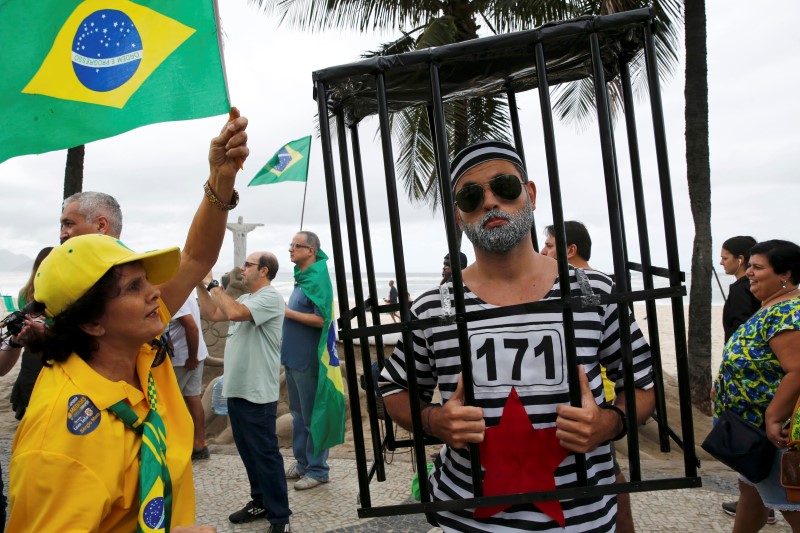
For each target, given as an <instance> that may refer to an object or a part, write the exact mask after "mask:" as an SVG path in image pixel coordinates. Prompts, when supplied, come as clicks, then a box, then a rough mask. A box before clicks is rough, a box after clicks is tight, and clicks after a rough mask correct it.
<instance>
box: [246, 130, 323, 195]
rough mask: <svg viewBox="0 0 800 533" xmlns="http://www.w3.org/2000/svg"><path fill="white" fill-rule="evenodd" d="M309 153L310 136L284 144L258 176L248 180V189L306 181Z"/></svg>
mask: <svg viewBox="0 0 800 533" xmlns="http://www.w3.org/2000/svg"><path fill="white" fill-rule="evenodd" d="M310 153H311V135H309V136H308V137H303V138H302V139H297V140H294V141H292V142H290V143H288V144H285V145H284V146H283V147H282V148H281V149H280V150H278V151H277V152H275V155H273V156H272V159H270V160H269V161H267V164H266V165H264V166H263V167H262V168H261V170H259V171H258V174H256V176H255V177H254V178H253V179H252V180H250V183H248V184H247V186H248V187H252V186H253V185H267V184H270V183H279V182H281V181H306V180H307V179H308V156H309V154H310Z"/></svg>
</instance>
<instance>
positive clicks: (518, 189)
mask: <svg viewBox="0 0 800 533" xmlns="http://www.w3.org/2000/svg"><path fill="white" fill-rule="evenodd" d="M487 185H488V187H489V188H490V189H491V190H492V194H494V195H495V196H497V197H498V198H500V199H501V200H516V199H517V198H519V195H520V194H522V182H521V181H520V179H519V178H518V177H517V176H513V175H511V174H500V175H499V176H496V177H494V178H492V179H490V180H489V182H488V183H487V184H486V185H481V184H479V183H470V184H469V185H465V186H464V187H463V188H462V189H461V190H460V191H458V192H457V193H456V205H457V206H458V208H459V209H461V210H462V211H463V212H465V213H472V212H473V211H475V210H476V209H477V208H478V207H480V205H481V203H482V202H483V191H484V189H486V186H487Z"/></svg>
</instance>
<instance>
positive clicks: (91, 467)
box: [7, 302, 194, 533]
mask: <svg viewBox="0 0 800 533" xmlns="http://www.w3.org/2000/svg"><path fill="white" fill-rule="evenodd" d="M160 314H161V320H162V322H163V323H164V324H165V325H166V324H167V323H169V318H170V317H169V312H168V311H167V310H166V308H165V307H164V304H163V302H161V309H160ZM154 355H155V351H154V350H153V349H152V348H151V347H150V346H149V345H146V344H145V345H143V346H142V348H141V350H140V351H139V355H138V358H137V360H136V368H137V373H138V376H139V380H140V382H141V385H142V389H143V390H147V388H146V387H147V374H148V371H150V370H151V369H150V365H151V364H152V362H153V357H154ZM152 372H153V380H154V381H155V384H156V391H157V395H158V414H159V415H160V416H161V418H162V419H163V421H164V426H165V427H166V430H167V466H168V468H169V472H170V478H171V479H172V526H173V527H174V526H179V525H191V524H193V523H194V484H193V480H192V464H191V453H192V443H193V437H192V435H193V427H192V419H191V417H190V416H189V412H188V411H187V409H186V405H185V403H184V401H183V397H182V396H181V392H180V390H179V389H178V385H177V380H176V379H175V372H174V371H173V369H172V363H171V362H170V361H169V358H167V360H165V361H164V363H162V364H161V365H159V366H157V367H155V368H153V369H152ZM122 399H126V400H127V401H128V403H129V404H130V405H131V406H132V408H133V410H134V411H136V414H138V415H139V416H141V417H142V418H144V416H146V414H147V410H148V402H147V398H146V396H145V395H144V394H143V393H142V391H140V390H139V389H137V388H135V387H132V386H130V385H129V384H127V383H125V382H122V381H118V382H112V381H109V380H108V379H106V378H104V377H102V376H101V375H100V374H98V373H97V372H95V371H94V370H92V368H91V367H90V366H89V365H88V364H87V363H86V362H85V361H84V360H83V359H81V358H80V357H79V356H78V355H77V354H74V353H73V354H72V355H71V356H70V357H69V358H68V359H67V360H66V361H64V362H62V363H54V365H53V366H52V367H50V368H48V367H45V368H43V369H42V372H41V374H40V375H39V379H38V381H37V382H36V386H35V388H34V391H33V395H32V397H31V402H30V405H29V406H28V410H27V412H26V413H25V417H24V418H23V419H22V422H21V423H20V425H19V428H18V429H17V433H16V435H15V437H14V444H13V447H12V453H11V464H10V467H9V475H10V479H9V502H10V516H9V522H8V528H7V530H8V531H14V532H15V533H24V532H36V533H46V532H54V533H55V532H58V533H66V532H78V531H80V532H92V533H94V532H97V533H106V532H109V533H110V532H115V533H116V532H119V533H123V532H124V533H130V532H131V531H136V518H137V515H138V512H139V448H140V447H141V443H142V440H141V436H140V435H139V434H138V433H136V432H135V431H133V430H131V429H129V428H127V427H126V426H125V424H124V423H123V422H122V421H121V420H120V419H118V418H117V417H116V416H115V415H114V414H113V413H111V412H110V411H109V410H108V407H109V406H111V405H113V404H115V403H116V402H118V401H119V400H122Z"/></svg>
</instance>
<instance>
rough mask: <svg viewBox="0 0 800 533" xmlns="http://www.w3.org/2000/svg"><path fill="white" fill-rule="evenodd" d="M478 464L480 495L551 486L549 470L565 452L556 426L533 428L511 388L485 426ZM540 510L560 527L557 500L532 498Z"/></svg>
mask: <svg viewBox="0 0 800 533" xmlns="http://www.w3.org/2000/svg"><path fill="white" fill-rule="evenodd" d="M480 452H481V465H482V466H483V468H484V469H485V470H486V472H485V474H484V480H483V494H484V496H500V495H503V494H522V493H525V492H542V491H550V490H555V488H556V480H555V477H554V476H553V472H554V471H555V469H556V468H557V467H558V465H560V464H561V462H562V461H563V460H564V459H565V458H566V457H567V455H569V451H567V450H565V449H564V448H562V447H561V444H559V442H558V439H557V438H556V428H555V427H552V428H547V429H535V428H534V427H533V425H532V424H531V422H530V419H529V418H528V413H526V412H525V407H524V406H523V405H522V402H521V401H520V399H519V395H518V394H517V391H516V389H514V388H512V389H511V394H509V395H508V400H507V401H506V405H505V407H504V408H503V416H502V417H500V423H499V424H498V425H497V426H494V427H491V428H488V429H487V430H486V435H485V437H484V439H483V442H481V445H480ZM533 504H534V505H535V506H536V507H538V508H539V510H541V511H542V512H543V513H544V514H546V515H547V516H549V517H550V518H552V519H553V520H555V521H556V522H557V523H558V524H559V525H560V526H561V527H564V524H565V521H564V511H563V510H562V509H561V502H559V501H558V500H554V501H547V502H534V503H533ZM509 507H511V506H510V505H497V506H494V507H481V508H478V509H476V510H475V512H474V513H473V517H475V518H486V517H489V516H492V515H494V514H496V513H499V512H500V511H503V510H505V509H508V508H509Z"/></svg>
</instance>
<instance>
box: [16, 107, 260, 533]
mask: <svg viewBox="0 0 800 533" xmlns="http://www.w3.org/2000/svg"><path fill="white" fill-rule="evenodd" d="M246 126H247V120H246V119H245V118H244V117H239V113H238V111H236V110H234V111H232V113H231V119H230V121H229V122H228V123H227V124H226V125H225V127H224V128H223V130H222V132H221V133H220V135H219V136H218V137H216V138H215V139H214V140H213V141H212V142H211V148H210V151H209V163H210V168H211V172H210V177H209V179H208V182H207V183H206V185H205V194H206V197H205V198H204V199H203V200H202V202H201V204H200V207H199V208H198V210H197V213H196V214H195V217H194V220H193V221H192V225H191V227H190V228H189V235H188V237H187V239H186V244H185V245H184V248H183V251H179V250H178V248H169V249H165V250H158V251H153V252H145V253H136V252H134V251H132V250H130V249H129V248H127V247H126V246H125V245H124V244H123V243H122V242H120V241H119V240H117V239H115V238H113V237H109V236H105V235H83V236H80V237H73V238H72V239H70V240H68V241H66V242H65V243H64V244H62V245H61V246H59V247H56V248H54V249H53V251H52V252H51V254H50V255H49V256H48V257H47V259H45V260H44V261H43V262H42V265H41V266H40V268H39V270H38V271H37V274H36V278H35V281H34V287H35V298H36V301H37V302H40V303H41V304H42V306H43V307H44V312H45V314H46V315H47V317H48V326H47V329H46V331H45V334H44V335H43V336H42V337H43V338H41V339H39V341H38V343H39V344H41V349H42V351H43V353H44V356H43V358H44V359H45V360H46V363H45V368H44V369H43V370H42V373H41V374H40V377H39V380H38V382H37V384H36V387H35V389H34V392H33V395H32V397H31V401H30V404H29V406H28V411H27V413H26V415H25V418H24V419H23V420H22V422H21V423H20V426H19V428H18V430H17V433H16V436H15V438H14V444H13V448H12V455H11V464H10V472H9V473H10V484H9V500H10V518H9V523H8V528H9V531H14V532H28V531H30V532H33V531H35V532H48V531H53V532H61V531H92V532H98V533H101V532H125V533H131V532H133V531H137V532H149V531H158V532H168V531H172V532H173V533H179V532H184V533H186V532H190V531H193V532H199V531H214V530H213V528H206V527H196V526H192V527H188V526H191V524H193V523H194V487H193V482H192V468H191V460H190V456H191V452H192V434H193V430H192V421H191V417H190V416H189V413H188V411H187V410H186V406H185V404H184V402H183V398H182V397H181V393H180V390H179V389H178V386H177V382H176V379H175V374H174V372H173V370H172V365H171V363H170V361H169V358H168V357H165V352H166V350H165V349H164V346H163V345H164V343H163V342H161V341H160V337H161V334H162V332H163V331H164V328H165V326H166V325H167V324H168V323H169V320H170V316H171V314H172V313H173V312H174V311H176V310H177V309H178V308H179V307H180V306H181V304H182V303H183V302H184V301H186V299H187V298H188V297H189V294H190V292H191V291H192V290H193V288H194V287H195V285H196V284H197V283H199V282H200V281H201V280H202V279H203V276H204V275H205V274H206V273H207V272H208V271H209V270H210V269H211V267H212V266H213V264H214V263H215V262H216V260H217V256H218V254H219V249H220V246H221V245H222V240H223V238H224V235H225V224H226V221H227V211H228V210H229V209H231V208H232V207H233V206H235V204H236V201H237V200H238V196H237V194H236V192H235V190H234V189H233V184H234V180H235V177H236V173H237V171H238V169H239V168H240V166H241V162H242V161H243V160H244V158H246V157H247V155H248V149H247V134H246V133H245V131H244V130H245V128H246ZM228 202H229V203H228Z"/></svg>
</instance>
